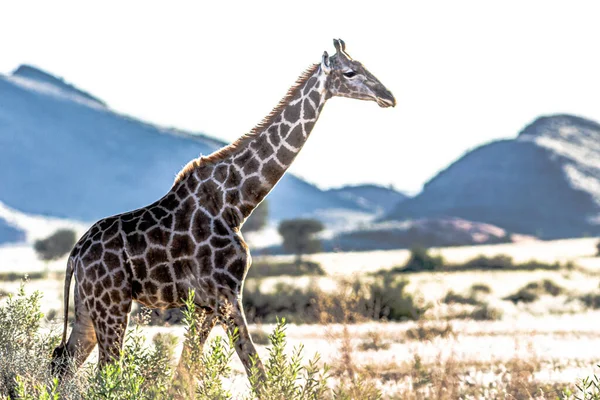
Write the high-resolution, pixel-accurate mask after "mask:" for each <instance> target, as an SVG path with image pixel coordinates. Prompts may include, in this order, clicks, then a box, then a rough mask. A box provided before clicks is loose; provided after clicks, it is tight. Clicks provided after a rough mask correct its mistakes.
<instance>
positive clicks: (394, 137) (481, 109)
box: [0, 0, 600, 193]
mask: <svg viewBox="0 0 600 400" xmlns="http://www.w3.org/2000/svg"><path fill="white" fill-rule="evenodd" d="M598 16H600V3H598V2H594V1H588V2H585V1H568V2H567V1H561V2H558V1H548V0H544V1H522V0H521V1H502V2H494V3H492V2H483V1H452V2H450V1H419V2H416V1H411V2H409V1H406V2H400V1H395V2H391V1H390V2H378V1H369V2H366V1H360V2H353V1H344V2H328V1H312V0H311V1H308V0H303V1H301V2H298V1H293V2H284V1H273V2H262V1H245V2H241V1H240V2H237V3H234V2H228V1H221V2H219V1H211V2H192V1H189V2H185V1H177V2H160V3H159V2H150V1H127V2H123V1H102V2H96V3H95V5H92V4H91V2H81V1H73V2H66V1H53V2H48V1H39V2H32V1H13V2H2V3H0V73H10V72H11V71H12V70H13V69H15V68H16V67H17V66H18V65H19V64H22V63H29V64H33V65H35V66H38V67H40V68H42V69H45V70H47V71H49V72H51V73H53V74H56V75H58V76H62V77H64V78H65V79H66V80H67V81H68V82H71V83H73V84H75V85H76V86H78V87H80V88H82V89H84V90H87V91H89V92H90V93H92V94H94V95H95V96H97V97H99V98H101V99H103V100H105V101H106V102H107V103H108V104H109V106H110V107H112V108H113V109H114V110H116V111H118V112H122V113H125V114H129V115H132V116H134V117H137V118H140V119H142V120H146V121H150V122H154V123H157V124H161V125H166V126H174V127H177V128H182V129H186V130H192V131H202V132H205V133H207V134H209V135H212V136H216V137H219V138H222V139H225V140H233V139H235V138H236V137H238V136H240V135H241V134H243V133H244V132H247V131H248V130H249V129H250V128H252V127H253V126H254V125H255V124H256V123H257V122H259V121H260V120H261V119H262V118H263V117H264V116H265V115H266V114H267V113H268V112H269V111H270V110H271V109H272V108H273V107H274V106H275V104H276V103H277V102H278V100H279V99H280V98H281V97H282V96H283V95H284V94H285V92H286V91H287V89H288V88H289V86H290V85H291V84H293V83H294V81H295V79H296V77H297V76H298V75H299V74H300V73H301V72H302V71H303V70H304V69H305V68H306V67H307V66H308V65H309V64H311V63H315V62H319V60H320V57H321V54H322V53H323V50H327V51H328V52H329V53H330V54H332V53H333V52H334V49H333V44H332V38H334V37H341V38H342V39H344V40H345V42H346V47H347V50H348V53H349V54H350V55H352V57H354V58H355V59H357V60H359V61H361V62H363V63H364V64H365V65H366V66H367V67H368V68H369V69H370V70H371V72H373V73H374V74H375V76H377V77H378V78H379V79H380V80H381V81H382V82H383V83H384V84H385V85H386V86H387V87H388V88H389V89H390V90H391V91H392V92H393V93H394V95H395V96H396V99H397V102H398V105H397V107H396V108H394V109H381V108H379V107H378V106H377V105H376V104H375V103H373V102H368V103H367V102H361V101H356V100H349V99H337V98H336V99H333V100H331V101H330V102H329V103H328V104H327V105H326V106H325V109H324V111H323V114H322V115H321V119H320V120H319V122H318V123H317V125H316V127H315V129H314V131H313V134H312V135H311V138H310V140H309V141H308V143H307V145H306V146H305V148H304V150H303V151H302V153H301V154H300V156H299V157H298V159H297V160H296V162H295V164H294V165H293V166H292V169H291V171H292V172H294V173H296V174H298V175H300V176H302V177H303V178H305V179H307V180H308V181H310V182H313V183H316V184H318V185H319V186H320V187H322V188H327V187H331V186H340V185H342V184H350V183H364V182H376V183H380V184H384V185H389V184H393V185H394V186H395V187H396V188H397V189H401V190H406V191H409V192H412V193H414V192H416V191H418V190H419V189H420V188H421V186H422V184H423V183H425V182H426V181H427V180H428V179H430V178H431V177H433V175H434V174H435V173H436V172H438V171H439V170H440V169H443V168H445V167H446V166H447V165H448V164H449V163H451V162H452V161H454V160H456V159H457V158H458V157H460V156H461V155H462V154H464V153H465V152H466V151H468V150H469V149H472V148H474V147H476V146H478V145H481V144H483V143H486V142H488V141H490V140H493V139H497V138H505V137H514V136H515V135H516V134H517V133H518V131H519V130H520V129H521V128H522V127H523V126H524V125H525V124H527V123H529V122H530V121H532V120H533V119H534V118H536V117H537V116H539V115H542V114H551V113H573V114H577V115H581V116H584V117H588V118H591V119H594V120H596V121H600V98H599V97H600V50H599V49H600V47H599V43H600V42H599V40H600V23H599V22H598V21H599V20H598ZM184 163H185V162H184V161H183V160H182V165H183V164H184Z"/></svg>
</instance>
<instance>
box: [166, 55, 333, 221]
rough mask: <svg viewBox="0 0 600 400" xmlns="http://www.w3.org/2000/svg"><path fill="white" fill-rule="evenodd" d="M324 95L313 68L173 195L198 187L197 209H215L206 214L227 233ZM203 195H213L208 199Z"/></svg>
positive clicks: (283, 162) (287, 160)
mask: <svg viewBox="0 0 600 400" xmlns="http://www.w3.org/2000/svg"><path fill="white" fill-rule="evenodd" d="M325 89H326V75H325V74H324V73H322V71H321V69H320V67H319V64H316V65H314V66H313V67H312V68H310V69H309V70H307V71H306V72H305V74H304V75H303V76H301V77H300V78H299V80H298V81H297V82H296V84H295V85H294V86H293V87H292V88H291V89H290V91H289V92H288V94H287V95H286V97H285V98H284V99H283V100H282V101H281V102H280V104H279V105H278V106H277V107H276V108H275V109H274V110H273V111H272V112H271V114H270V115H269V116H268V117H267V118H265V119H264V120H263V122H261V123H260V124H259V125H258V126H257V127H256V128H254V129H253V130H252V131H251V133H249V134H247V135H244V136H242V137H241V138H240V139H238V140H237V141H236V142H234V143H232V144H231V145H229V146H227V147H225V148H223V149H221V150H219V151H217V152H215V153H213V154H211V155H210V156H207V157H201V158H200V159H197V160H194V161H192V162H191V163H190V164H188V166H186V167H185V168H184V170H183V171H182V172H181V173H180V174H179V176H178V178H177V179H176V182H175V185H174V187H173V189H174V190H176V189H177V187H183V186H187V187H188V188H190V189H191V190H194V189H192V188H194V187H196V185H195V184H194V183H198V181H199V185H198V186H197V188H196V189H195V190H194V191H195V192H196V197H197V198H198V203H199V204H200V205H201V204H202V199H207V201H209V202H210V203H216V204H215V206H214V207H212V208H214V212H210V214H213V215H214V214H215V213H217V214H220V215H221V217H222V218H223V220H224V221H225V222H226V223H227V224H228V225H229V226H231V227H239V226H241V224H242V223H243V222H244V220H245V219H246V218H247V217H248V216H249V215H250V213H251V212H252V210H254V209H255V208H256V207H257V206H258V204H259V203H260V202H261V201H262V200H263V199H264V198H265V196H266V195H267V194H268V193H269V192H270V191H271V190H272V189H273V188H274V187H275V185H276V184H277V182H278V181H279V180H280V179H281V177H282V176H283V174H284V173H285V171H287V169H288V168H289V167H290V166H291V165H292V162H293V161H294V159H295V158H296V156H297V155H298V153H299V152H300V150H301V149H302V147H303V146H304V144H305V142H306V140H307V139H308V136H309V135H310V132H311V131H312V129H313V127H314V124H315V122H316V121H317V118H318V117H319V114H320V112H321V110H322V108H323V105H324V104H325V101H326V100H327V99H326V90H325ZM190 181H192V182H194V183H192V184H190ZM218 189H220V190H218ZM207 193H212V194H211V196H210V197H209V198H207Z"/></svg>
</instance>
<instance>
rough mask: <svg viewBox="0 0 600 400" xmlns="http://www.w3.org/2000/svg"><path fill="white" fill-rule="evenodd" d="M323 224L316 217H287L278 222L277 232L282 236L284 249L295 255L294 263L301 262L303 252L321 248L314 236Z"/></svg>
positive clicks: (322, 227)
mask: <svg viewBox="0 0 600 400" xmlns="http://www.w3.org/2000/svg"><path fill="white" fill-rule="evenodd" d="M323 229H325V226H323V224H322V223H321V221H318V220H316V219H304V218H298V219H289V220H284V221H281V223H280V224H279V229H278V230H279V234H280V235H281V236H282V237H283V248H284V250H285V251H288V252H290V253H294V254H295V255H296V264H297V265H300V264H301V263H302V256H303V255H304V254H311V253H316V252H317V251H319V250H321V241H320V240H319V239H317V238H315V237H314V235H315V234H316V233H318V232H321V231H322V230H323Z"/></svg>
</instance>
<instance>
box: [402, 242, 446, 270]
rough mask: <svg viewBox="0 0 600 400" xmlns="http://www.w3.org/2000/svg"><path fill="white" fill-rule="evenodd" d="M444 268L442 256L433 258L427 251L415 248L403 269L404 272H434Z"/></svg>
mask: <svg viewBox="0 0 600 400" xmlns="http://www.w3.org/2000/svg"><path fill="white" fill-rule="evenodd" d="M443 266H444V259H443V258H442V256H431V255H429V252H428V250H427V249H424V248H422V247H415V248H413V249H411V250H410V258H409V259H408V261H407V262H406V264H405V265H404V268H402V271H403V272H418V271H434V270H437V269H440V268H442V267H443Z"/></svg>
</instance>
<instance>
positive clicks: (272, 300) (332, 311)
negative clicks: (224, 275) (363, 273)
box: [243, 274, 425, 323]
mask: <svg viewBox="0 0 600 400" xmlns="http://www.w3.org/2000/svg"><path fill="white" fill-rule="evenodd" d="M407 285H408V281H406V280H398V279H396V278H395V277H394V276H393V275H391V274H387V275H383V276H380V277H377V278H376V279H375V280H374V281H373V282H361V281H358V280H357V281H354V282H351V283H349V284H347V285H343V284H342V285H341V287H340V288H339V289H338V290H337V291H334V292H324V291H322V290H320V289H319V288H318V287H317V286H316V285H309V286H308V287H307V288H305V289H301V288H298V287H296V286H293V285H289V284H285V283H278V284H277V285H276V286H275V287H274V289H273V290H272V291H270V292H263V291H262V290H261V288H260V281H249V282H247V283H246V285H245V286H244V294H243V299H244V300H243V304H244V309H245V310H246V315H247V317H248V319H249V320H251V321H256V322H274V321H276V320H277V318H278V317H285V318H287V319H288V320H290V321H293V322H295V323H319V322H324V319H326V322H336V323H339V322H356V321H357V320H360V319H363V320H364V319H371V320H381V319H386V320H394V321H399V320H406V319H418V318H419V317H420V316H421V315H422V314H423V313H424V312H425V308H423V307H421V306H418V305H417V304H416V302H415V300H414V298H413V297H412V295H410V294H409V293H407V292H406V286H407Z"/></svg>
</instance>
